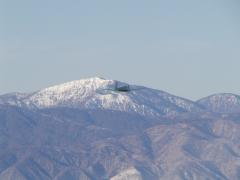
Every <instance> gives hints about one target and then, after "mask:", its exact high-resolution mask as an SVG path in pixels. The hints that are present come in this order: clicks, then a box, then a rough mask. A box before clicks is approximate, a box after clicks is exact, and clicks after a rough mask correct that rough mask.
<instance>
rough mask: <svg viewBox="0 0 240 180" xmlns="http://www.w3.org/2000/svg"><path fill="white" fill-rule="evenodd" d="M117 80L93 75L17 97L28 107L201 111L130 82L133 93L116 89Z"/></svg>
mask: <svg viewBox="0 0 240 180" xmlns="http://www.w3.org/2000/svg"><path fill="white" fill-rule="evenodd" d="M116 82H118V84H119V85H121V84H122V85H126V83H123V82H119V81H115V80H106V79H103V78H98V77H95V78H89V79H81V80H76V81H71V82H67V83H64V84H60V85H56V86H52V87H49V88H46V89H43V90H40V91H37V92H35V93H32V94H29V95H28V96H26V97H24V98H22V99H17V103H16V105H17V104H21V105H22V106H26V107H28V108H49V107H70V108H80V109H106V110H117V111H125V112H135V113H138V114H141V115H151V116H159V115H175V114H178V113H182V112H193V111H194V112H195V111H199V110H200V107H199V106H198V105H197V104H195V103H194V102H192V101H190V100H187V99H183V98H180V97H177V96H173V95H171V94H168V93H166V92H163V91H159V90H154V89H150V88H146V87H142V86H135V85H130V89H132V90H130V91H129V92H118V91H114V88H115V85H116ZM19 102H20V103H19Z"/></svg>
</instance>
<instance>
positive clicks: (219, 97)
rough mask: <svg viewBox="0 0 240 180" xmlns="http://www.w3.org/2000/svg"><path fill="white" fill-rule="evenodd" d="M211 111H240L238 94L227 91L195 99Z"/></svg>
mask: <svg viewBox="0 0 240 180" xmlns="http://www.w3.org/2000/svg"><path fill="white" fill-rule="evenodd" d="M197 103H198V104H200V105H202V106H204V107H205V108H207V109H208V110H210V111H212V112H218V113H240V96H239V95H235V94H229V93H222V94H214V95H211V96H208V97H206V98H203V99H200V100H199V101H197Z"/></svg>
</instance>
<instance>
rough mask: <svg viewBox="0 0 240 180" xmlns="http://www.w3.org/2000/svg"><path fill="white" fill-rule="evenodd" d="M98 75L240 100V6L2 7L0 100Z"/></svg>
mask: <svg viewBox="0 0 240 180" xmlns="http://www.w3.org/2000/svg"><path fill="white" fill-rule="evenodd" d="M92 76H101V77H105V78H107V79H118V80H122V81H126V82H129V83H133V84H140V85H145V86H149V87H152V88H157V89H161V90H165V91H168V92H170V93H172V94H175V95H179V96H183V97H187V98H190V99H198V98H200V97H203V96H206V95H210V94H212V93H218V92H232V93H237V94H240V1H239V0H200V1H199V0H169V1H166V0H151V1H147V0H144V1H142V0H84V1H83V0H64V1H63V0H40V1H34V0H0V94H3V93H6V92H14V91H20V92H29V91H34V90H37V89H41V88H44V87H48V86H50V85H54V84H58V83H62V82H66V81H70V80H76V79H80V78H85V77H92Z"/></svg>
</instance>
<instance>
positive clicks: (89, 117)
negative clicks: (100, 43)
mask: <svg viewBox="0 0 240 180" xmlns="http://www.w3.org/2000/svg"><path fill="white" fill-rule="evenodd" d="M119 84H125V85H126V83H121V82H119ZM114 87H116V81H114V80H106V79H102V78H89V79H82V80H78V81H72V82H68V83H65V84H60V85H57V86H53V87H49V88H46V89H43V90H40V91H37V92H33V93H29V94H23V93H12V94H6V95H2V96H0V180H42V179H44V180H79V179H81V180H160V179H161V180H206V179H208V180H239V179H240V146H239V144H240V131H239V129H240V121H239V115H240V112H239V111H238V107H239V96H237V95H233V94H219V95H214V96H210V97H207V98H204V99H201V100H199V101H197V102H193V101H190V100H187V99H184V98H180V97H177V96H174V95H171V94H168V93H166V92H163V91H159V90H154V89H150V88H147V87H142V86H135V85H130V89H132V91H127V92H119V91H113V90H114ZM215 112H220V113H215ZM226 112H227V113H226ZM221 113H224V114H221ZM163 115H164V116H163ZM172 115H174V116H172Z"/></svg>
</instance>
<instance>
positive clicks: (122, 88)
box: [100, 81, 144, 94]
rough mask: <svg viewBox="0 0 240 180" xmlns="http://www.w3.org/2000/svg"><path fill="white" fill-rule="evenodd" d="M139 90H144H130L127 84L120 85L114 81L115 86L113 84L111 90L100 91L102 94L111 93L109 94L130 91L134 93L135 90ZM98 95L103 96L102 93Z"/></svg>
mask: <svg viewBox="0 0 240 180" xmlns="http://www.w3.org/2000/svg"><path fill="white" fill-rule="evenodd" d="M140 89H144V88H131V87H130V85H129V84H126V83H120V82H119V81H115V84H114V87H113V88H112V89H102V90H101V91H102V92H108V91H110V92H108V93H111V92H117V93H118V92H119V93H121V92H123V93H124V92H125V93H127V92H130V91H136V90H140ZM100 94H104V93H101V92H100Z"/></svg>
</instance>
